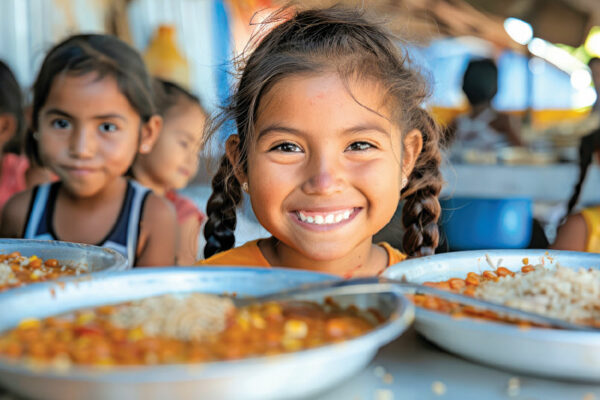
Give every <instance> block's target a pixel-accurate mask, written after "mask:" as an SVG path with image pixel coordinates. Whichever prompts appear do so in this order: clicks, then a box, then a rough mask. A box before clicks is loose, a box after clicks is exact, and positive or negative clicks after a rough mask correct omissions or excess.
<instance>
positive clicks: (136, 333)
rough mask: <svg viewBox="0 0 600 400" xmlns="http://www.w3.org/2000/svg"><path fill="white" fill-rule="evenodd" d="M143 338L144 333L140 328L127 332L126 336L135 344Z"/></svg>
mask: <svg viewBox="0 0 600 400" xmlns="http://www.w3.org/2000/svg"><path fill="white" fill-rule="evenodd" d="M143 338H144V331H143V330H142V328H135V329H132V330H130V331H129V333H128V334H127V339H129V340H131V341H133V342H137V341H138V340H140V339H143Z"/></svg>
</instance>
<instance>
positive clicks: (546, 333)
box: [384, 250, 600, 382]
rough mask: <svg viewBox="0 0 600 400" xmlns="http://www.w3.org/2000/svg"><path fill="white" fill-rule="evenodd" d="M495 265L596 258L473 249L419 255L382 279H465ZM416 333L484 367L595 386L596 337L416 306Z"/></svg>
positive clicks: (583, 264)
mask: <svg viewBox="0 0 600 400" xmlns="http://www.w3.org/2000/svg"><path fill="white" fill-rule="evenodd" d="M486 254H487V255H488V256H489V257H490V258H491V260H492V262H493V263H494V264H495V265H498V262H499V261H500V260H502V266H503V267H506V268H508V269H510V270H513V271H516V270H518V269H520V268H521V267H522V266H523V261H522V260H523V258H528V259H529V263H530V264H534V265H535V264H540V263H544V265H546V266H555V265H556V264H557V263H559V264H560V265H561V266H564V267H570V268H600V254H590V253H578V252H570V251H552V250H549V251H546V250H487V251H486V250H478V251H464V252H455V253H447V254H440V255H435V256H429V257H422V258H418V259H413V260H409V261H405V262H402V263H400V264H396V265H394V266H392V267H390V268H388V269H387V270H386V271H385V273H384V275H385V276H386V277H388V278H393V279H401V278H403V277H404V278H406V279H407V280H408V281H409V282H416V283H423V282H425V281H434V282H435V281H443V280H447V279H450V278H452V277H457V278H465V277H466V276H467V273H469V272H476V273H481V272H482V271H486V270H491V269H492V268H491V267H490V266H489V264H488V262H487V261H486ZM415 327H416V329H417V330H418V331H419V332H420V333H421V334H423V336H425V337H426V338H427V339H429V340H431V341H432V342H434V343H435V344H437V345H439V346H440V347H442V348H444V349H446V350H448V351H450V352H452V353H455V354H458V355H460V356H463V357H465V358H469V359H471V360H475V361H479V362H482V363H485V364H489V365H493V366H496V367H501V368H506V369H510V370H514V371H518V372H523V373H527V374H532V375H539V376H545V377H552V378H563V379H572V380H583V381H597V382H600V334H598V333H593V332H573V331H563V330H556V329H541V328H531V329H526V330H525V329H522V328H519V327H517V326H514V325H510V324H503V323H497V322H491V321H478V320H475V319H471V318H461V319H455V318H452V317H451V316H449V315H446V314H442V313H437V312H434V311H428V310H425V309H422V308H417V311H416V323H415Z"/></svg>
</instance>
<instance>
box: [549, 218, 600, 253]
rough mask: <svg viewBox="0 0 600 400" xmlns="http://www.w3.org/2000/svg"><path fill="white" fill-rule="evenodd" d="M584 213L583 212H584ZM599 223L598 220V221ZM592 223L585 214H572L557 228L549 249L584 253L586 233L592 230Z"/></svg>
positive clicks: (591, 219) (586, 239) (586, 240)
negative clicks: (554, 238)
mask: <svg viewBox="0 0 600 400" xmlns="http://www.w3.org/2000/svg"><path fill="white" fill-rule="evenodd" d="M584 211H585V210H584ZM598 222H599V223H600V220H598ZM593 226H594V221H593V218H590V214H589V213H587V212H581V213H577V214H572V215H569V216H568V217H567V219H566V220H565V222H564V223H563V224H562V225H561V226H560V227H559V228H558V232H557V234H556V240H555V242H554V244H553V245H552V246H551V248H553V249H556V250H572V251H586V244H587V242H588V233H589V232H588V231H590V228H592V229H593Z"/></svg>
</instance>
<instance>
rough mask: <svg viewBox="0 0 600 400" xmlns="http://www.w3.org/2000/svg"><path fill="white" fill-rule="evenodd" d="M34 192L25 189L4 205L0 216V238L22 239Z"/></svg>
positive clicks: (32, 189)
mask: <svg viewBox="0 0 600 400" xmlns="http://www.w3.org/2000/svg"><path fill="white" fill-rule="evenodd" d="M35 190H36V188H30V189H25V190H24V191H22V192H19V193H17V194H15V195H14V196H12V197H11V198H10V199H9V200H8V201H7V202H6V204H4V207H3V208H2V215H0V237H12V238H20V237H23V230H24V229H25V224H26V223H27V218H28V217H29V209H30V207H31V200H32V197H33V193H34V191H35Z"/></svg>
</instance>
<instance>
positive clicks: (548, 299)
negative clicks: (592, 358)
mask: <svg viewBox="0 0 600 400" xmlns="http://www.w3.org/2000/svg"><path fill="white" fill-rule="evenodd" d="M525 261H526V260H525ZM525 264H527V265H524V266H523V267H522V268H521V269H520V271H517V272H513V271H511V270H509V269H507V268H505V267H498V268H497V269H496V270H493V271H484V272H482V273H481V274H477V273H475V272H469V273H468V274H467V276H466V277H465V278H464V279H461V278H451V279H448V280H446V281H442V282H425V283H424V284H425V285H427V286H433V287H436V288H439V289H445V290H451V291H454V292H458V293H462V294H465V295H468V296H474V297H477V298H481V299H483V300H487V301H490V302H494V303H499V304H504V305H506V306H510V307H514V308H518V309H521V310H524V311H529V312H534V313H537V314H542V315H546V316H548V317H553V318H559V319H563V320H565V321H568V322H572V323H578V324H585V325H592V326H596V327H600V270H597V269H583V268H582V269H579V270H575V269H571V268H566V267H562V266H560V265H556V266H555V267H552V268H546V267H544V266H543V265H535V266H534V265H531V264H528V263H525ZM413 300H414V302H415V304H416V305H418V306H421V307H424V308H427V309H430V310H436V311H441V312H445V313H449V314H451V315H453V316H455V317H461V316H469V317H478V318H484V319H492V320H501V321H504V322H513V323H519V324H521V325H524V326H527V325H528V323H527V321H513V320H510V319H508V318H506V317H502V316H499V315H497V314H495V313H493V312H490V311H484V310H478V309H476V308H474V307H470V306H463V305H460V304H457V303H454V302H449V301H446V300H443V299H440V298H437V297H435V296H429V295H422V294H417V295H414V296H413Z"/></svg>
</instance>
